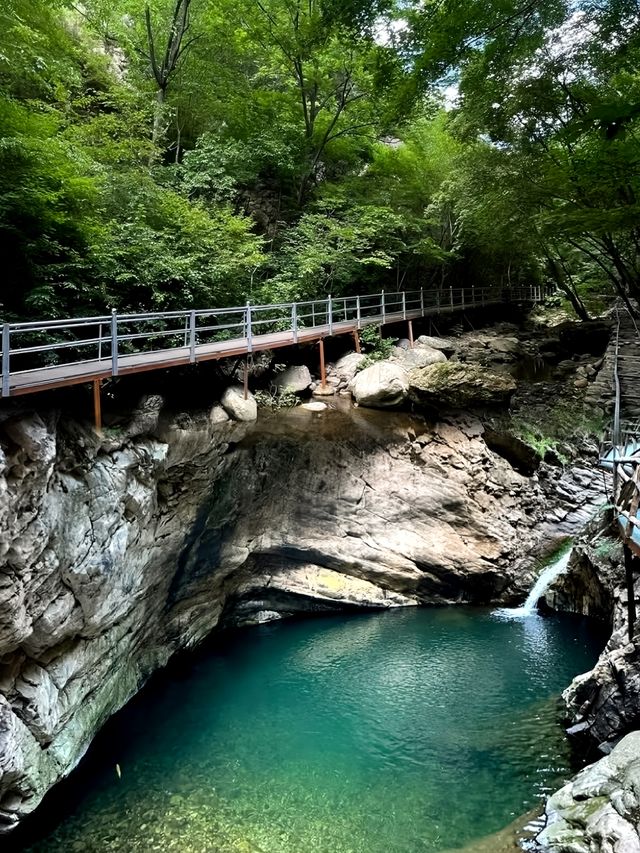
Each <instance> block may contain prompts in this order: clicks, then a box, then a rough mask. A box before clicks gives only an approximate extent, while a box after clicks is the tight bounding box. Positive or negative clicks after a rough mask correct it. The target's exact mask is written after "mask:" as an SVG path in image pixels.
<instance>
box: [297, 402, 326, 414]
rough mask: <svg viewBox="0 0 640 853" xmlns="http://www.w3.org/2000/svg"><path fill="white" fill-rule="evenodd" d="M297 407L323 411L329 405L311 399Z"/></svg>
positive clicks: (310, 410) (308, 410) (306, 410)
mask: <svg viewBox="0 0 640 853" xmlns="http://www.w3.org/2000/svg"><path fill="white" fill-rule="evenodd" d="M299 408H300V409H304V410H305V412H325V411H326V410H327V409H328V408H329V407H328V406H327V404H326V403H321V402H320V400H312V401H311V402H310V403H302V404H301V405H300V406H299Z"/></svg>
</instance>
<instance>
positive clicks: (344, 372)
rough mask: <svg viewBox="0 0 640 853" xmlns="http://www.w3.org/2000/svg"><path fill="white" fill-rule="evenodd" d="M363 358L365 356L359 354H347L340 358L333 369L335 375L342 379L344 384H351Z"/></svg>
mask: <svg viewBox="0 0 640 853" xmlns="http://www.w3.org/2000/svg"><path fill="white" fill-rule="evenodd" d="M364 358H365V356H364V355H362V353H360V352H350V353H347V355H343V356H342V358H339V359H338V360H337V361H336V363H335V364H334V365H333V369H334V371H335V373H336V375H337V376H339V377H340V378H341V379H344V381H345V382H352V381H353V378H354V376H355V375H356V373H357V372H358V367H359V365H360V364H361V362H362V361H363V360H364Z"/></svg>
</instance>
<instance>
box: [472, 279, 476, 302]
mask: <svg viewBox="0 0 640 853" xmlns="http://www.w3.org/2000/svg"><path fill="white" fill-rule="evenodd" d="M471 305H472V307H473V308H475V307H476V286H475V284H472V285H471Z"/></svg>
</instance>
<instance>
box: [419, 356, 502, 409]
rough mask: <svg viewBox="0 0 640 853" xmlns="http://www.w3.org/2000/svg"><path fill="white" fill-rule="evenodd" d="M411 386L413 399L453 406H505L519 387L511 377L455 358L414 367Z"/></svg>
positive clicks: (446, 406) (431, 403) (439, 406)
mask: <svg viewBox="0 0 640 853" xmlns="http://www.w3.org/2000/svg"><path fill="white" fill-rule="evenodd" d="M409 386H410V390H409V396H410V397H411V399H412V400H413V401H414V402H416V403H422V404H426V405H428V406H432V407H434V408H441V407H442V408H451V409H464V408H467V407H474V406H496V405H505V404H507V403H508V402H509V400H510V399H511V395H512V394H513V392H514V391H515V390H516V383H515V380H514V379H513V378H512V377H511V376H508V375H506V374H499V373H493V372H491V371H489V370H487V369H486V368H483V367H481V366H479V365H475V364H462V363H460V362H452V361H448V362H446V363H442V364H432V365H430V366H429V367H423V368H418V369H415V370H412V371H411V372H410V373H409Z"/></svg>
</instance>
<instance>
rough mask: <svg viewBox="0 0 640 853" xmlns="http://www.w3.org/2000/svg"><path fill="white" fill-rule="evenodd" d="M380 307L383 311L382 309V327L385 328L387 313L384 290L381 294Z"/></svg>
mask: <svg viewBox="0 0 640 853" xmlns="http://www.w3.org/2000/svg"><path fill="white" fill-rule="evenodd" d="M380 307H381V309H382V325H383V326H384V318H385V312H384V290H383V291H382V293H381V294H380Z"/></svg>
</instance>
